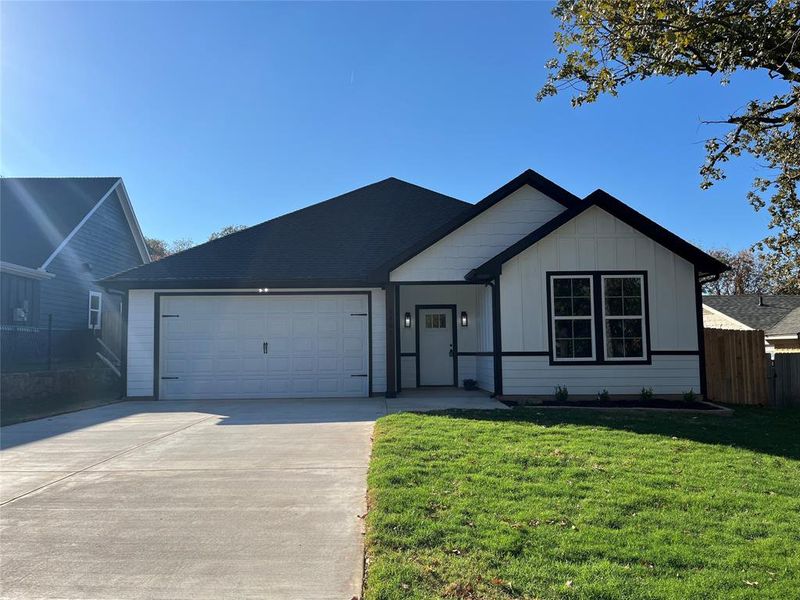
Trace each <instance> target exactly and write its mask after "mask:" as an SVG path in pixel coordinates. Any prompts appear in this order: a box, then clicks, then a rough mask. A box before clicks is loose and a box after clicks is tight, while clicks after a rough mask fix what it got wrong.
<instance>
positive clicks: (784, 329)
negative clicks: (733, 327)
mask: <svg viewBox="0 0 800 600" xmlns="http://www.w3.org/2000/svg"><path fill="white" fill-rule="evenodd" d="M760 297H761V298H762V299H763V306H759V294H741V295H737V296H717V295H709V296H703V304H705V305H706V306H709V307H711V308H713V309H714V310H716V311H718V312H721V313H723V314H724V315H727V316H728V317H730V318H731V319H733V320H735V321H738V322H739V323H742V324H743V325H747V326H748V327H751V328H752V329H761V330H763V331H764V332H765V333H767V334H772V335H782V334H796V333H798V332H800V296H788V295H785V296H769V295H761V296H760Z"/></svg>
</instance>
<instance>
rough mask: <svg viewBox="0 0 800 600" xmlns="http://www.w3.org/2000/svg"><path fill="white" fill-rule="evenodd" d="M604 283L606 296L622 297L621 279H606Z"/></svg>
mask: <svg viewBox="0 0 800 600" xmlns="http://www.w3.org/2000/svg"><path fill="white" fill-rule="evenodd" d="M604 282H605V294H606V296H622V279H620V278H617V277H614V278H611V277H608V278H606V279H605V280H604Z"/></svg>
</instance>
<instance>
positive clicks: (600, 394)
mask: <svg viewBox="0 0 800 600" xmlns="http://www.w3.org/2000/svg"><path fill="white" fill-rule="evenodd" d="M597 399H598V400H600V401H601V402H608V401H609V400H611V394H609V393H608V390H603V391H602V392H597Z"/></svg>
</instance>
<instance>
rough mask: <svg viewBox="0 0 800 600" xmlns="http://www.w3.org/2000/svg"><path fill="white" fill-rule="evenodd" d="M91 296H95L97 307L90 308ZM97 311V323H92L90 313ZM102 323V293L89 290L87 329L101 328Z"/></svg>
mask: <svg viewBox="0 0 800 600" xmlns="http://www.w3.org/2000/svg"><path fill="white" fill-rule="evenodd" d="M92 298H97V308H92ZM95 312H96V313H97V325H92V313H95ZM102 323H103V294H102V293H101V292H95V291H92V290H89V316H88V324H89V329H93V330H98V329H101V328H102Z"/></svg>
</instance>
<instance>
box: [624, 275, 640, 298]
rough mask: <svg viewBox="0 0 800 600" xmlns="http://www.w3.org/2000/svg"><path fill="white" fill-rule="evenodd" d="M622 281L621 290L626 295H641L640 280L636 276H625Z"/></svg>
mask: <svg viewBox="0 0 800 600" xmlns="http://www.w3.org/2000/svg"><path fill="white" fill-rule="evenodd" d="M622 281H623V284H622V290H623V292H624V293H625V295H626V296H641V295H642V282H641V280H640V279H639V278H638V277H625V278H624V279H623V280H622Z"/></svg>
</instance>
